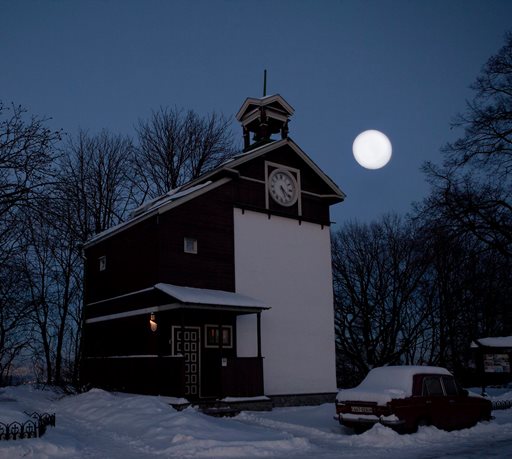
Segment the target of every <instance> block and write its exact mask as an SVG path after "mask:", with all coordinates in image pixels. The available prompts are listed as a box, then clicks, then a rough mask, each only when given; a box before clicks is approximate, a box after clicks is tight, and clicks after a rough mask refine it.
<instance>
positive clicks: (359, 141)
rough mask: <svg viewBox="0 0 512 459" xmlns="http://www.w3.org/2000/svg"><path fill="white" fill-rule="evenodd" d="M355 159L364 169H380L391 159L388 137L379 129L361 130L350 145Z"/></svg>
mask: <svg viewBox="0 0 512 459" xmlns="http://www.w3.org/2000/svg"><path fill="white" fill-rule="evenodd" d="M352 152H353V153H354V158H355V159H356V161H357V162H358V163H359V164H360V165H361V166H363V167H364V168H366V169H380V168H381V167H384V166H385V165H386V164H387V163H389V160H390V159H391V153H392V147H391V142H390V141H389V139H388V138H387V137H386V136H385V135H384V134H383V133H382V132H380V131H376V130H374V129H370V130H368V131H364V132H361V134H359V135H358V136H357V137H356V138H355V140H354V143H353V145H352Z"/></svg>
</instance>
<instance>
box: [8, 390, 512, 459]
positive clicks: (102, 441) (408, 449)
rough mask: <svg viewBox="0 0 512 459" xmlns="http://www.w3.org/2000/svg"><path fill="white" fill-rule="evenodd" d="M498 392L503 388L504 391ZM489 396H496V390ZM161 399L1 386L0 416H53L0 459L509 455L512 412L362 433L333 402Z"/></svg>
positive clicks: (397, 458) (327, 458) (321, 458)
mask: <svg viewBox="0 0 512 459" xmlns="http://www.w3.org/2000/svg"><path fill="white" fill-rule="evenodd" d="M505 395H506V394H505ZM496 397H497V395H496ZM167 402H168V400H167V399H165V398H164V397H154V396H141V395H133V394H119V393H109V392H105V391H103V390H99V389H93V390H91V391H89V392H87V393H84V394H80V395H75V396H64V394H62V393H61V392H58V391H39V390H35V389H33V388H31V387H16V388H6V389H0V413H1V414H2V415H6V413H8V412H9V413H11V414H12V415H17V414H19V413H22V412H23V411H24V410H27V411H47V412H56V415H57V425H56V427H55V428H52V429H49V430H48V431H47V433H46V434H45V435H44V436H43V437H42V438H38V439H26V440H16V441H9V442H7V441H3V442H0V459H19V458H31V459H106V458H108V459H150V458H152V459H155V458H162V459H163V458H188V457H209V458H221V457H222V458H224V457H225V458H258V457H272V458H274V459H284V458H290V457H302V458H311V457H315V458H318V459H334V458H339V457H340V456H343V457H344V458H360V457H366V458H382V457H387V456H390V455H392V456H393V457H394V458H395V459H405V458H410V457H431V458H436V457H447V456H450V457H464V458H466V457H467V455H468V452H470V453H471V454H470V457H475V458H477V457H490V456H492V457H494V458H499V459H501V458H508V457H512V410H510V409H509V410H502V411H497V412H495V413H493V414H494V415H495V416H496V419H495V420H494V421H492V422H485V423H480V424H478V425H477V426H475V427H473V428H472V429H465V430H461V431H456V432H444V431H440V430H437V429H435V428H433V427H422V428H420V430H419V432H418V433H416V434H413V435H398V434H397V433H395V432H394V431H393V430H391V429H389V428H387V427H384V426H382V425H380V424H377V425H375V426H374V427H373V428H372V429H370V430H369V431H368V432H366V433H364V434H362V435H353V432H352V431H351V430H350V429H346V428H344V427H342V426H340V425H339V424H338V423H337V422H335V421H333V415H334V411H335V410H334V405H333V404H325V405H322V406H314V407H291V408H278V409H274V410H273V411H271V412H257V413H256V412H253V413H247V412H245V413H241V414H240V415H239V416H237V417H235V418H213V417H208V416H206V415H203V414H201V413H200V412H199V411H197V410H195V409H193V408H187V409H185V410H184V411H181V412H178V411H175V410H174V409H173V408H171V407H170V406H169V405H168V403H167Z"/></svg>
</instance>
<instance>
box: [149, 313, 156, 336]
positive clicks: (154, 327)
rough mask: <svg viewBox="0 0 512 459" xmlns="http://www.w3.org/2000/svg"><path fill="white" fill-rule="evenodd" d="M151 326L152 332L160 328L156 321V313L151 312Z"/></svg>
mask: <svg viewBox="0 0 512 459" xmlns="http://www.w3.org/2000/svg"><path fill="white" fill-rule="evenodd" d="M149 326H150V327H151V331H152V332H156V330H157V329H158V324H157V323H156V319H155V314H154V313H151V315H150V316H149Z"/></svg>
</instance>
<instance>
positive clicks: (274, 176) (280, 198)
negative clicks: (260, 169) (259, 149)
mask: <svg viewBox="0 0 512 459" xmlns="http://www.w3.org/2000/svg"><path fill="white" fill-rule="evenodd" d="M268 190H269V193H270V196H272V199H273V200H274V201H275V202H277V203H278V204H281V205H282V206H286V207H289V206H293V205H294V204H295V203H296V202H297V198H298V195H299V193H298V187H297V182H296V180H295V178H294V177H293V175H292V174H290V172H288V171H285V170H283V169H274V170H273V171H272V172H271V173H270V175H269V177H268Z"/></svg>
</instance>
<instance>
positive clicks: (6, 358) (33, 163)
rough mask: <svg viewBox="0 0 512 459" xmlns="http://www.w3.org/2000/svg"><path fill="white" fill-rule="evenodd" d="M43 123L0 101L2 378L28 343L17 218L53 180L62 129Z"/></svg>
mask: <svg viewBox="0 0 512 459" xmlns="http://www.w3.org/2000/svg"><path fill="white" fill-rule="evenodd" d="M47 121H48V119H45V118H38V117H36V116H30V115H28V113H27V111H26V110H25V109H24V108H22V107H21V106H17V105H14V104H11V105H5V104H4V103H3V102H1V101H0V380H1V379H2V378H5V377H6V376H7V375H8V373H9V370H10V368H11V365H12V363H13V361H14V359H15V358H16V357H17V356H18V355H19V354H20V352H21V351H22V350H23V349H24V348H25V347H26V346H27V343H28V342H29V341H30V339H29V338H30V335H29V330H28V324H29V321H28V315H29V312H30V309H29V298H28V295H27V291H28V288H27V287H28V286H27V284H26V283H25V282H24V280H25V278H24V276H22V270H21V263H20V260H21V259H22V255H23V254H24V251H25V249H26V246H25V245H24V244H23V240H22V239H23V238H22V234H21V232H22V231H21V230H22V229H23V220H22V218H21V216H22V211H23V213H24V212H27V211H28V209H30V208H32V207H33V206H35V205H36V202H37V200H38V199H39V198H40V197H41V196H42V195H43V194H44V188H45V186H47V184H48V183H51V182H52V181H53V180H54V178H53V170H52V166H53V165H54V161H55V158H56V153H55V145H56V143H57V142H58V141H59V140H60V132H59V131H51V130H50V129H48V128H47V127H46V126H45V123H46V122H47Z"/></svg>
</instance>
